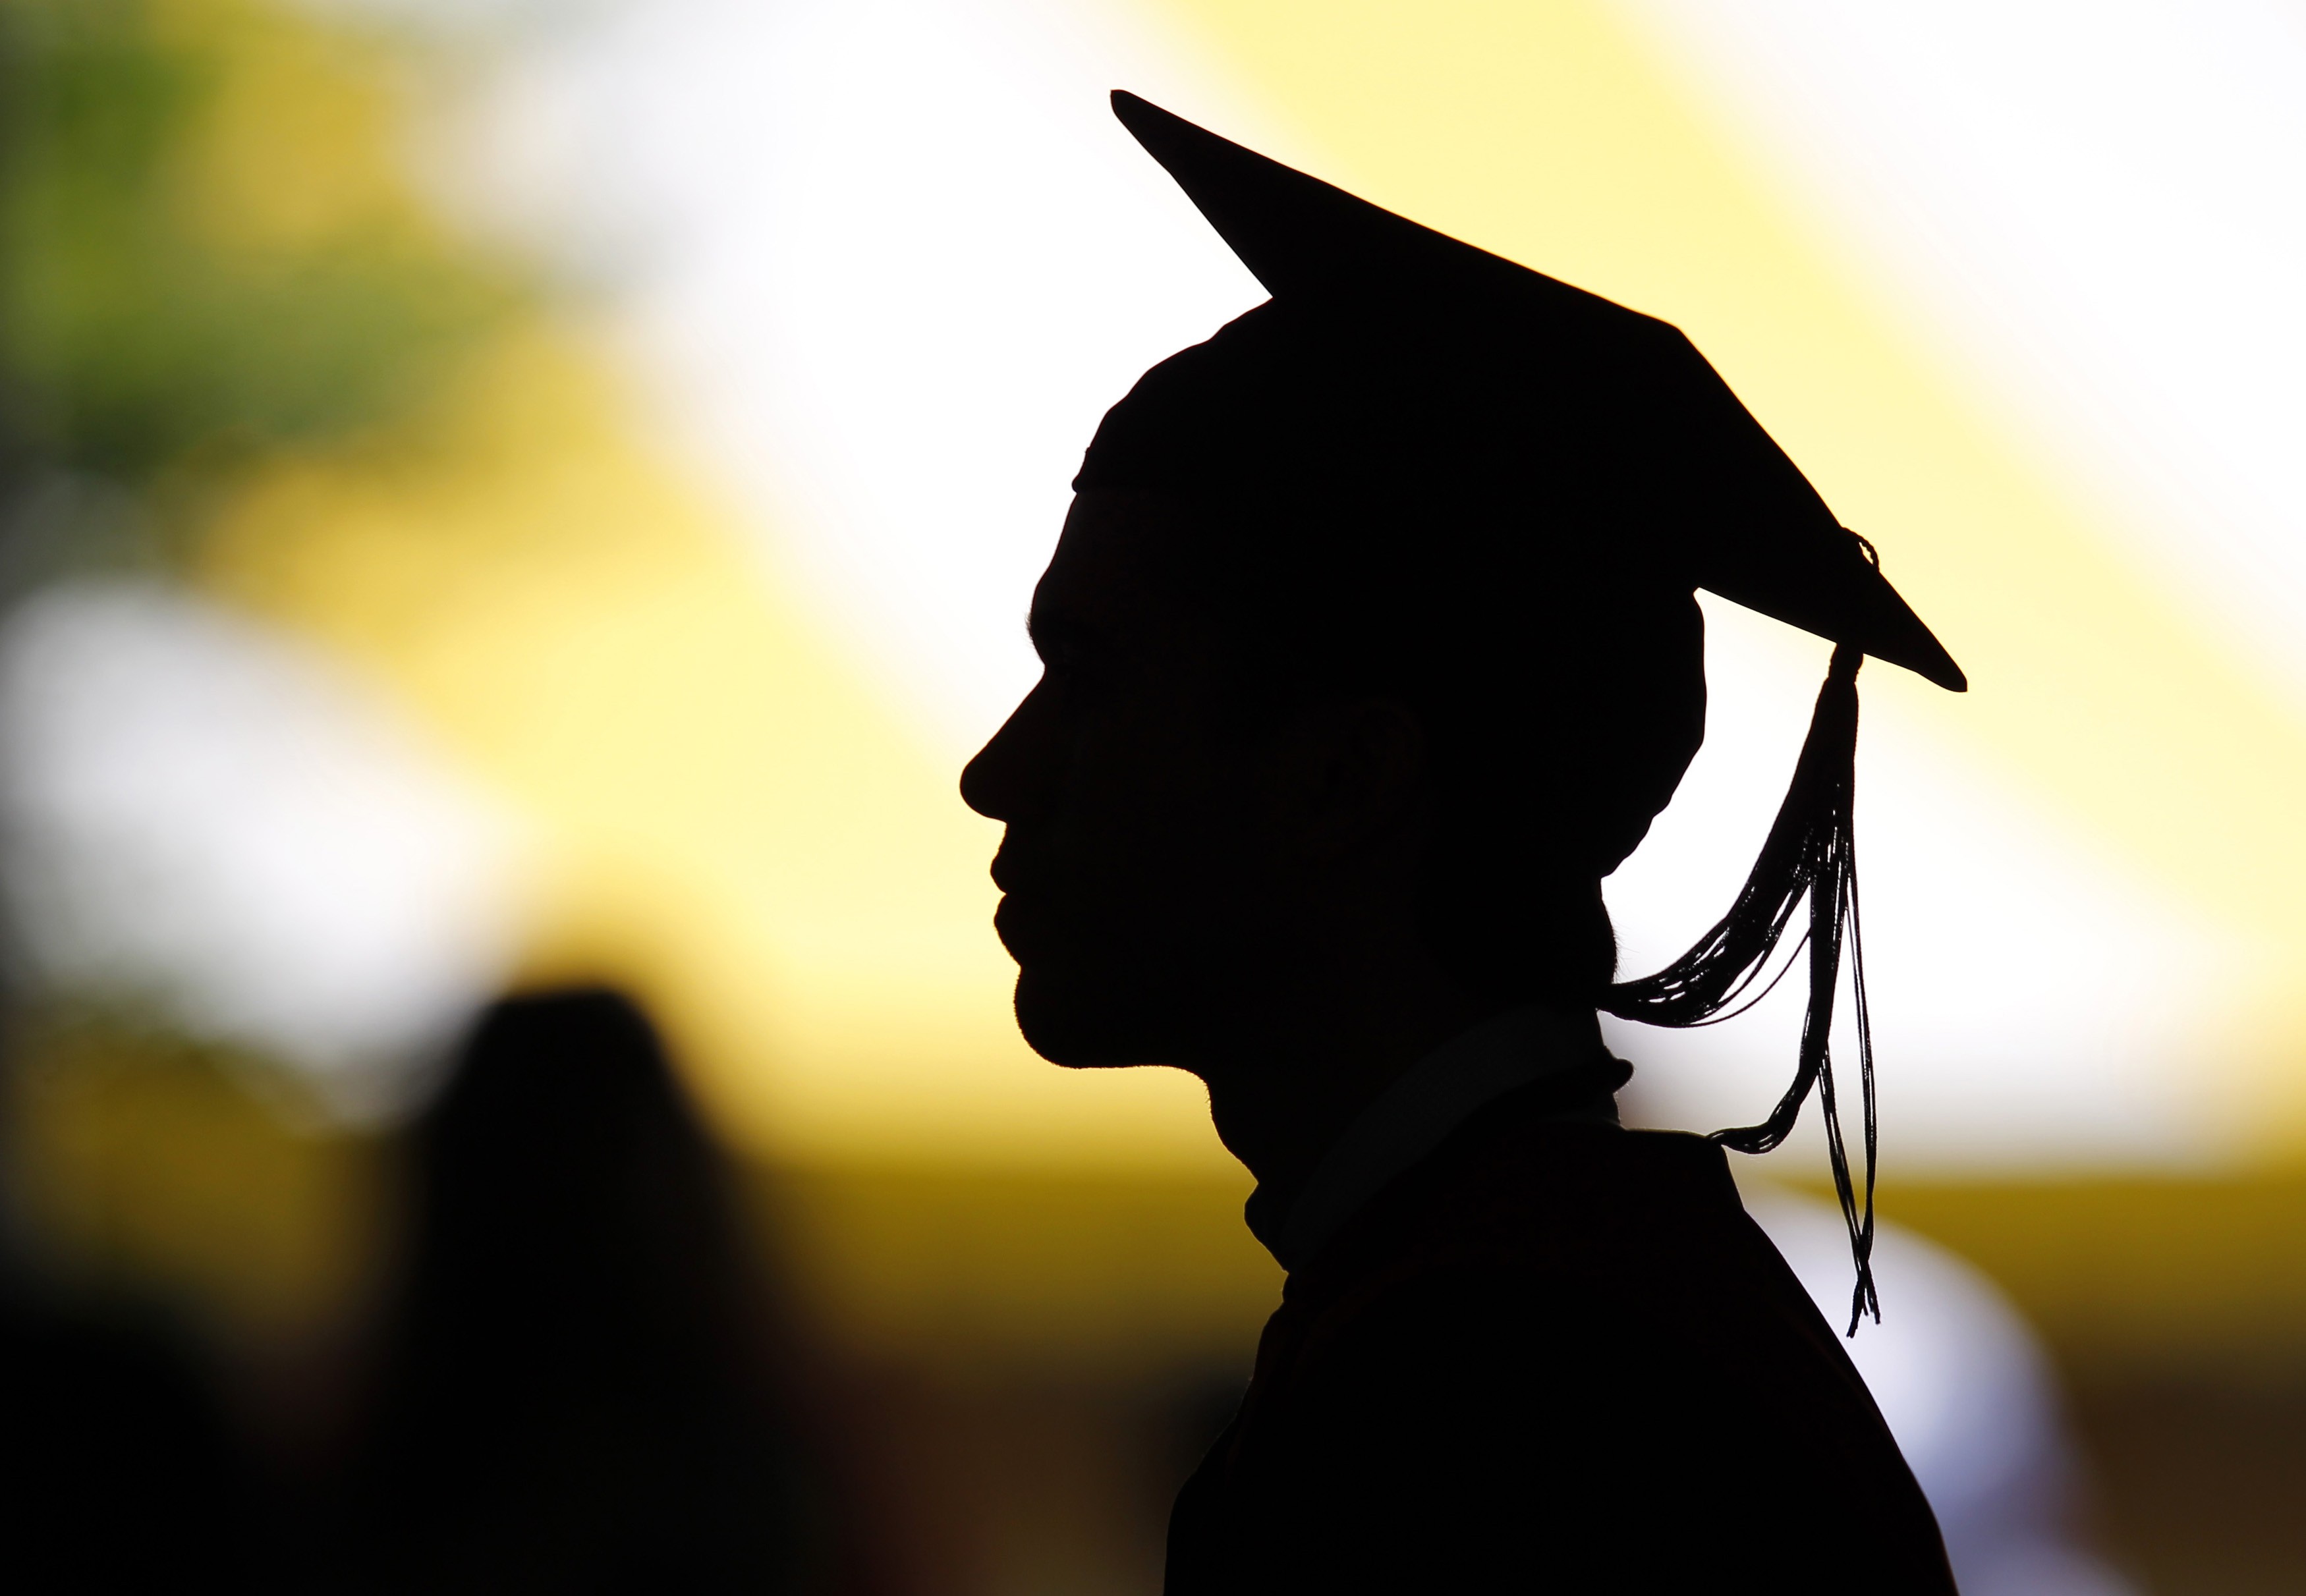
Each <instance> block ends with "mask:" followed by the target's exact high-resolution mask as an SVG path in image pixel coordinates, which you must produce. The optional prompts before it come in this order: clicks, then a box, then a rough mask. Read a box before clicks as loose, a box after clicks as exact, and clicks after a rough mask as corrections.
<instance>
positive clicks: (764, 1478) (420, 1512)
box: [341, 991, 836, 1596]
mask: <svg viewBox="0 0 2306 1596" xmlns="http://www.w3.org/2000/svg"><path fill="white" fill-rule="evenodd" d="M414 1175H415V1187H416V1189H415V1192H414V1198H415V1208H416V1217H415V1229H414V1239H413V1243H412V1245H411V1248H410V1250H409V1255H408V1259H407V1264H406V1272H405V1278H404V1280H403V1283H402V1285H401V1289H400V1293H399V1297H398V1301H397V1304H396V1306H395V1309H394V1311H393V1316H392V1318H391V1319H390V1321H389V1331H388V1340H387V1345H386V1349H385V1353H384V1359H383V1366H382V1370H381V1378H380V1382H379V1386H378V1388H377V1390H376V1392H375V1395H374V1397H373V1401H372V1407H371V1418H370V1421H369V1423H368V1429H367V1434H366V1438H365V1442H364V1445H363V1447H362V1448H361V1455H360V1458H359V1461H358V1463H357V1464H356V1465H355V1467H354V1471H353V1477H352V1505H351V1507H350V1511H349V1514H348V1515H347V1522H346V1534H345V1536H344V1541H343V1545H342V1548H341V1551H342V1557H343V1562H344V1566H345V1570H346V1577H347V1578H348V1580H349V1583H351V1585H352V1586H353V1588H354V1589H355V1590H362V1591H376V1592H388V1591H389V1592H429V1593H438V1596H453V1593H455V1592H492V1593H507V1596H509V1593H517V1592H554V1593H560V1592H568V1593H579V1592H602V1593H604V1596H605V1593H609V1592H636V1593H637V1592H651V1593H669V1592H739V1591H741V1592H784V1591H793V1590H822V1589H824V1588H826V1584H827V1581H828V1579H829V1577H830V1575H831V1573H832V1568H833V1552H834V1546H833V1541H834V1540H835V1538H836V1537H835V1535H834V1533H833V1528H832V1523H831V1520H832V1515H831V1514H830V1512H829V1510H828V1509H829V1504H828V1502H827V1501H826V1500H825V1499H824V1481H823V1478H822V1477H821V1476H820V1475H819V1474H817V1473H816V1472H815V1471H814V1469H813V1467H812V1466H811V1465H812V1464H814V1463H815V1462H816V1460H815V1459H814V1458H813V1457H812V1456H811V1455H809V1452H808V1450H807V1448H805V1447H803V1446H802V1445H801V1444H800V1432H799V1430H798V1429H797V1428H796V1426H795V1424H794V1422H793V1414H792V1413H791V1410H790V1403H789V1401H788V1400H787V1398H786V1395H785V1393H784V1392H783V1391H782V1390H781V1389H780V1383H779V1380H778V1378H777V1371H776V1370H774V1369H773V1367H771V1363H770V1360H772V1359H773V1355H774V1353H775V1351H776V1349H775V1348H774V1346H773V1345H771V1344H764V1329H765V1328H766V1321H765V1320H764V1313H763V1303H762V1302H761V1300H760V1299H759V1297H758V1295H757V1294H756V1288H755V1282H754V1278H753V1270H752V1269H751V1267H749V1265H748V1260H747V1258H746V1256H745V1251H744V1247H743V1242H742V1240H741V1238H740V1235H739V1224H738V1218H737V1215H736V1213H735V1210H734V1208H733V1206H732V1205H733V1196H732V1193H731V1192H730V1191H729V1190H728V1189H727V1185H726V1181H725V1176H724V1172H723V1170H722V1165H721V1163H720V1160H719V1159H718V1157H717V1156H715V1154H714V1151H713V1148H711V1147H710V1146H709V1145H708V1144H707V1142H706V1140H705V1137H704V1134H703V1133H702V1131H700V1129H699V1128H698V1126H697V1124H696V1122H695V1120H694V1118H693V1117H692V1115H691V1114H690V1112H689V1109H688V1105H687V1104H686V1103H685V1101H684V1100H683V1097H682V1096H681V1093H680V1091H679V1088H678V1087H677V1085H676V1083H675V1081H674V1080H673V1079H672V1076H671V1073H670V1071H669V1070H668V1068H667V1067H666V1063H665V1060H664V1057H663V1054H662V1051H661V1049H660V1047H659V1046H658V1043H657V1039H656V1037H655V1036H654V1034H653V1032H652V1030H651V1028H650V1027H649V1025H648V1023H647V1021H646V1020H644V1019H643V1018H642V1016H641V1015H640V1013H639V1012H638V1011H636V1010H635V1009H634V1008H633V1006H632V1005H631V1004H630V1003H628V1002H627V1001H626V1000H624V999H623V998H621V997H619V996H617V995H616V994H611V993H609V992H604V991H578V992H567V993H559V994H550V995H543V996H537V997H528V998H521V999H516V1000H512V1001H508V1002H506V1003H500V1004H499V1005H497V1006H496V1007H495V1008H494V1009H493V1010H491V1011H490V1012H489V1014H488V1015H487V1016H486V1018H485V1019H484V1020H483V1021H482V1022H481V1024H480V1027H479V1028H478V1029H477V1030H476V1031H475V1032H474V1036H473V1037H472V1039H471V1041H470V1042H469V1044H468V1045H467V1046H466V1048H465V1054H464V1056H463V1058H462V1059H461V1061H460V1062H459V1063H458V1065H457V1070H456V1072H455V1074H454V1075H453V1076H452V1078H451V1079H450V1080H449V1081H448V1086H447V1088H446V1090H445V1091H444V1093H443V1095H442V1096H441V1097H440V1099H439V1101H438V1102H437V1103H436V1104H435V1105H433V1106H432V1107H431V1109H430V1111H429V1112H427V1114H425V1115H424V1116H423V1120H422V1121H421V1122H420V1123H419V1124H418V1126H417V1127H416V1131H415V1136H414Z"/></svg>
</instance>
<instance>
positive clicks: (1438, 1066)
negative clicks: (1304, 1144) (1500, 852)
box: [1247, 1008, 1618, 1270]
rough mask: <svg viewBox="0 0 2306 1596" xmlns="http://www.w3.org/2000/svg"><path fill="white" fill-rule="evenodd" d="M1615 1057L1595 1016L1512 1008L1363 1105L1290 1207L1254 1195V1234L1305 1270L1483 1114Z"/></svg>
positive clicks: (1604, 1111) (1609, 1115)
mask: <svg viewBox="0 0 2306 1596" xmlns="http://www.w3.org/2000/svg"><path fill="white" fill-rule="evenodd" d="M1607 1056H1608V1053H1607V1050H1606V1049H1605V1048H1603V1046H1602V1045H1601V1023H1600V1020H1599V1019H1598V1018H1597V1017H1595V1016H1593V1015H1591V1014H1588V1015H1585V1016H1584V1017H1583V1018H1582V1019H1581V1018H1579V1017H1576V1016H1572V1015H1567V1014H1563V1013H1560V1012H1559V1011H1554V1010H1551V1009H1543V1008H1522V1009H1508V1010H1507V1011H1505V1012H1504V1013H1502V1014H1499V1015H1497V1016H1495V1017H1494V1018H1492V1019H1490V1020H1483V1021H1482V1023H1481V1024H1479V1025H1477V1026H1474V1027H1473V1028H1472V1029H1470V1030H1466V1031H1461V1032H1459V1033H1458V1034H1457V1035H1456V1037H1452V1038H1451V1039H1450V1040H1448V1041H1447V1042H1444V1043H1443V1044H1442V1045H1441V1046H1439V1047H1437V1048H1435V1049H1434V1050H1433V1051H1432V1052H1431V1053H1429V1054H1426V1055H1425V1056H1424V1057H1423V1058H1422V1059H1420V1060H1418V1061H1417V1063H1413V1064H1412V1065H1411V1066H1410V1067H1409V1068H1408V1069H1407V1070H1406V1071H1404V1072H1403V1074H1402V1075H1401V1077H1400V1079H1398V1080H1396V1081H1395V1082H1394V1083H1393V1084H1392V1085H1391V1086H1389V1087H1388V1088H1386V1089H1385V1090H1384V1091H1382V1092H1380V1093H1379V1094H1378V1096H1377V1097H1376V1099H1375V1100H1374V1101H1372V1102H1371V1104H1370V1105H1369V1106H1368V1107H1366V1108H1364V1109H1362V1112H1361V1114H1360V1115H1359V1116H1358V1117H1356V1118H1355V1119H1354V1122H1352V1123H1351V1124H1349V1125H1347V1126H1346V1127H1345V1133H1344V1134H1343V1135H1341V1136H1339V1137H1338V1138H1337V1141H1336V1142H1335V1143H1334V1144H1332V1145H1331V1147H1330V1148H1329V1150H1328V1152H1327V1153H1325V1154H1324V1155H1322V1157H1321V1161H1320V1163H1319V1164H1317V1165H1314V1166H1313V1174H1312V1175H1311V1178H1309V1179H1308V1180H1307V1181H1306V1182H1305V1185H1304V1189H1303V1190H1302V1191H1300V1192H1298V1194H1297V1199H1296V1201H1294V1202H1293V1203H1291V1204H1290V1205H1289V1207H1288V1208H1286V1209H1285V1210H1283V1211H1280V1212H1276V1211H1275V1204H1274V1203H1273V1202H1272V1200H1271V1199H1269V1198H1268V1196H1267V1194H1266V1192H1265V1191H1263V1190H1262V1189H1260V1190H1259V1191H1255V1192H1252V1193H1251V1195H1250V1199H1249V1204H1248V1209H1247V1217H1248V1220H1249V1228H1250V1231H1251V1233H1253V1234H1254V1235H1255V1236H1256V1237H1257V1239H1258V1240H1259V1241H1260V1242H1264V1243H1265V1248H1266V1250H1267V1251H1268V1252H1270V1253H1272V1254H1273V1256H1274V1257H1275V1258H1276V1259H1277V1260H1279V1262H1280V1264H1281V1267H1283V1268H1285V1269H1293V1270H1294V1269H1297V1268H1300V1267H1303V1266H1304V1265H1306V1264H1308V1263H1310V1262H1311V1261H1312V1259H1313V1257H1314V1255H1315V1254H1316V1253H1318V1252H1320V1250H1321V1249H1322V1247H1323V1246H1325V1245H1326V1244H1327V1243H1328V1241H1329V1239H1330V1237H1332V1236H1334V1235H1336V1234H1337V1231H1338V1230H1339V1228H1340V1227H1342V1226H1343V1225H1344V1224H1345V1221H1346V1220H1348V1219H1350V1218H1352V1217H1353V1216H1354V1214H1356V1213H1357V1212H1359V1211H1360V1209H1361V1208H1362V1205H1363V1204H1364V1203H1366V1202H1368V1201H1369V1199H1371V1198H1372V1197H1375V1196H1376V1195H1377V1194H1378V1192H1379V1191H1381V1190H1383V1189H1384V1188H1385V1187H1386V1186H1387V1185H1388V1183H1390V1182H1392V1181H1393V1179H1394V1177H1396V1175H1399V1174H1402V1173H1403V1172H1405V1170H1408V1169H1409V1168H1411V1167H1412V1166H1413V1165H1416V1164H1417V1163H1419V1162H1420V1161H1421V1160H1422V1159H1423V1158H1424V1157H1425V1156H1426V1155H1427V1154H1429V1153H1431V1151H1432V1150H1433V1149H1434V1148H1437V1147H1439V1146H1440V1145H1441V1143H1442V1141H1443V1140H1445V1139H1447V1138H1448V1135H1449V1133H1450V1132H1451V1131H1455V1130H1456V1128H1457V1127H1458V1126H1459V1125H1461V1124H1463V1123H1465V1121H1466V1120H1467V1119H1469V1118H1471V1117H1472V1116H1473V1114H1474V1113H1475V1111H1477V1110H1479V1109H1481V1108H1482V1107H1484V1106H1486V1105H1489V1104H1490V1103H1492V1102H1494V1101H1496V1100H1497V1099H1498V1098H1499V1097H1503V1096H1505V1095H1506V1094H1507V1092H1510V1091H1513V1090H1515V1089H1516V1088H1520V1087H1524V1086H1526V1085H1528V1084H1529V1083H1530V1082H1531V1081H1533V1080H1540V1079H1542V1077H1544V1076H1548V1075H1551V1074H1554V1073H1556V1072H1558V1071H1562V1070H1567V1069H1570V1068H1573V1067H1575V1066H1576V1065H1578V1064H1583V1063H1591V1062H1593V1060H1594V1059H1596V1058H1606V1057H1607ZM1563 1117H1565V1118H1572V1117H1575V1118H1584V1117H1598V1118H1601V1119H1604V1120H1606V1122H1608V1123H1610V1124H1615V1123H1616V1122H1617V1118H1618V1115H1617V1110H1616V1107H1615V1105H1610V1106H1608V1107H1605V1108H1600V1109H1594V1110H1589V1111H1586V1112H1585V1113H1584V1114H1569V1115H1564V1116H1563ZM1260 1199H1262V1200H1260Z"/></svg>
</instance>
